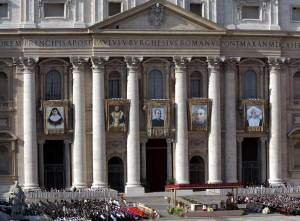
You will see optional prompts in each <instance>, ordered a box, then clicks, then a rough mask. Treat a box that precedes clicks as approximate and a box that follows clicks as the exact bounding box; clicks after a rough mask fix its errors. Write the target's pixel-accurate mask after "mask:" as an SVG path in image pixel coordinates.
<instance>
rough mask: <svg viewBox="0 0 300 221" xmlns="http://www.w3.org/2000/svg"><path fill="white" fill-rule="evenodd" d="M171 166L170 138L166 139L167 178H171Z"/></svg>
mask: <svg viewBox="0 0 300 221" xmlns="http://www.w3.org/2000/svg"><path fill="white" fill-rule="evenodd" d="M172 168H173V165H172V140H171V139H167V180H169V179H172V178H173V174H172Z"/></svg>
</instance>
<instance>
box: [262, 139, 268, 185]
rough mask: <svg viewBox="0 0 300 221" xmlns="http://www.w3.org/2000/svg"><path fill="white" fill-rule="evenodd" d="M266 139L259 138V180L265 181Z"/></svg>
mask: <svg viewBox="0 0 300 221" xmlns="http://www.w3.org/2000/svg"><path fill="white" fill-rule="evenodd" d="M266 141H267V139H266V138H265V137H261V138H260V159H261V161H260V164H261V182H263V183H264V182H265V181H267V179H266V177H267V162H266V161H267V156H266Z"/></svg>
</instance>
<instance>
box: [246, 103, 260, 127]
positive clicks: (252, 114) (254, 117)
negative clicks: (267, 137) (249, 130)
mask: <svg viewBox="0 0 300 221" xmlns="http://www.w3.org/2000/svg"><path fill="white" fill-rule="evenodd" d="M247 124H248V127H259V126H262V111H261V109H260V108H259V107H258V106H248V110H247Z"/></svg>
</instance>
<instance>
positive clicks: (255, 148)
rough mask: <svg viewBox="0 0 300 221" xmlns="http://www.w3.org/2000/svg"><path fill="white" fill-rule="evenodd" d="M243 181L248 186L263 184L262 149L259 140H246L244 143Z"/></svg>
mask: <svg viewBox="0 0 300 221" xmlns="http://www.w3.org/2000/svg"><path fill="white" fill-rule="evenodd" d="M242 160H243V163H242V178H243V179H242V181H243V183H245V184H248V185H255V184H259V183H260V182H261V179H260V177H261V175H260V174H261V165H260V148H259V142H258V138H245V139H244V140H243V142H242Z"/></svg>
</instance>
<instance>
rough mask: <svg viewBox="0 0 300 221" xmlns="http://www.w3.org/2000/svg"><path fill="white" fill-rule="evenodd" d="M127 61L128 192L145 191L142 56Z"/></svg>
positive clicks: (129, 58) (128, 58)
mask: <svg viewBox="0 0 300 221" xmlns="http://www.w3.org/2000/svg"><path fill="white" fill-rule="evenodd" d="M125 61H126V63H127V72H128V76H127V99H129V100H130V110H129V127H128V136H127V184H126V189H125V191H126V194H127V195H135V194H141V193H143V192H144V188H143V187H142V186H141V181H140V121H139V116H140V115H139V108H140V104H139V73H140V63H141V61H142V58H141V57H125Z"/></svg>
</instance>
